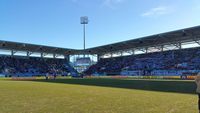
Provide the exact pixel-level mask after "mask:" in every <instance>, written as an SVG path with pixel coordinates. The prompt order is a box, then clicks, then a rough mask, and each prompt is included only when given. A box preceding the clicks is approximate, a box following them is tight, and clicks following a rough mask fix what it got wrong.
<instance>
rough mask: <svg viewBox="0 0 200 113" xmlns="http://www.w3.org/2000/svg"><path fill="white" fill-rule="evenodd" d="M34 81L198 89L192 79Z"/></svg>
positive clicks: (143, 88) (141, 88)
mask: <svg viewBox="0 0 200 113" xmlns="http://www.w3.org/2000/svg"><path fill="white" fill-rule="evenodd" d="M34 81H37V82H50V83H64V84H79V85H91V86H103V87H114V88H127V89H139V90H148V91H162V92H175V93H188V94H195V89H196V85H195V83H194V82H191V81H169V80H167V81H164V80H126V79H57V80H34Z"/></svg>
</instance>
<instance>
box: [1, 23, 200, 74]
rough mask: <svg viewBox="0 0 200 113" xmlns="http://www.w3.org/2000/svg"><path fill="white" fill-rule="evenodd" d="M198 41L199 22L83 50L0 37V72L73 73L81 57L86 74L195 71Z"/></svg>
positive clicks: (199, 67)
mask: <svg viewBox="0 0 200 113" xmlns="http://www.w3.org/2000/svg"><path fill="white" fill-rule="evenodd" d="M199 45H200V26H195V27H191V28H185V29H181V30H176V31H171V32H166V33H161V34H156V35H152V36H146V37H142V38H137V39H133V40H128V41H123V42H118V43H114V44H109V45H104V46H99V47H94V48H88V49H85V50H76V49H67V48H59V47H50V46H43V45H34V44H27V43H18V42H10V41H0V47H1V56H0V66H1V67H0V74H1V76H38V75H45V74H47V73H50V74H57V75H63V76H64V75H77V73H78V72H77V71H76V70H75V66H74V64H75V63H76V61H77V63H78V64H79V65H80V64H81V62H82V61H83V63H84V65H86V64H87V63H88V68H87V69H84V70H82V73H84V74H86V75H131V76H134V75H139V76H147V75H167V76H171V75H178V76H181V75H184V74H196V73H197V72H199V71H200V56H199V54H200V48H199ZM191 47H192V48H191ZM85 55H86V56H87V58H86V57H85ZM77 56H78V57H77ZM74 57H75V58H74ZM81 57H83V58H81ZM91 57H96V59H97V60H96V62H97V63H94V60H92V61H90V58H91ZM73 58H74V59H75V60H74V61H72V59H73ZM83 71H84V72H83Z"/></svg>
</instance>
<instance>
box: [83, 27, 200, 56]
mask: <svg viewBox="0 0 200 113" xmlns="http://www.w3.org/2000/svg"><path fill="white" fill-rule="evenodd" d="M199 40H200V26H195V27H191V28H185V29H180V30H176V31H171V32H166V33H160V34H156V35H151V36H146V37H142V38H137V39H132V40H127V41H123V42H118V43H113V44H109V45H104V46H98V47H94V48H89V49H87V50H86V52H87V53H98V54H104V53H107V52H115V51H123V50H128V49H137V48H144V47H153V46H159V45H168V44H177V43H184V42H190V41H199Z"/></svg>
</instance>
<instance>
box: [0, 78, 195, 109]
mask: <svg viewBox="0 0 200 113" xmlns="http://www.w3.org/2000/svg"><path fill="white" fill-rule="evenodd" d="M195 88H196V86H195V83H194V81H179V80H132V79H58V80H48V81H45V80H34V81H13V80H7V79H1V80H0V113H197V112H198V111H197V95H196V94H195Z"/></svg>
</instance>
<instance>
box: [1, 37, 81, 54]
mask: <svg viewBox="0 0 200 113" xmlns="http://www.w3.org/2000/svg"><path fill="white" fill-rule="evenodd" d="M0 48H1V49H7V50H14V51H30V52H38V53H54V54H61V55H67V54H75V53H74V52H75V51H78V50H75V49H67V48H59V47H51V46H44V45H36V44H27V43H19V42H11V41H2V40H0Z"/></svg>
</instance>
